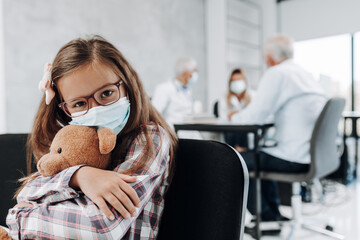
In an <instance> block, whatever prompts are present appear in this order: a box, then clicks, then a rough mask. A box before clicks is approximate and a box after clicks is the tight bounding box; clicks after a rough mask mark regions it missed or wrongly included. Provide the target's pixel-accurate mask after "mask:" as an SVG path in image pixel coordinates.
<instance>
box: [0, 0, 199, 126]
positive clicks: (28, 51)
mask: <svg viewBox="0 0 360 240" xmlns="http://www.w3.org/2000/svg"><path fill="white" fill-rule="evenodd" d="M1 2H2V4H3V19H4V27H2V28H1V29H0V36H1V34H4V46H5V53H4V54H3V55H2V56H0V59H1V57H4V59H5V60H6V61H5V64H4V66H5V78H4V79H6V81H5V85H6V88H4V86H3V85H0V89H1V91H2V92H0V94H1V97H0V99H1V98H4V94H3V92H5V93H6V94H5V97H6V100H5V102H6V110H5V109H4V106H2V105H3V104H2V103H3V102H4V101H1V102H0V116H4V115H6V127H5V128H6V129H5V130H6V131H7V132H29V131H30V128H31V125H32V122H33V118H34V115H35V111H36V109H37V106H38V104H39V101H40V97H41V93H40V92H39V91H38V89H37V85H38V82H39V80H40V79H41V76H42V71H43V65H44V63H45V62H47V61H52V59H53V58H54V56H55V54H56V52H57V51H58V49H59V48H60V47H61V46H62V45H63V44H65V43H66V42H68V41H69V40H71V39H73V38H76V37H79V36H81V37H84V36H86V34H92V33H95V34H101V35H103V36H104V37H105V38H107V39H108V40H109V41H110V42H112V43H114V45H115V46H117V47H118V48H119V50H120V51H122V52H123V54H124V55H125V57H126V58H127V59H128V60H129V61H130V63H131V64H132V65H133V66H134V68H135V69H136V70H137V72H138V73H139V75H140V77H141V79H142V81H143V83H144V85H145V89H146V91H147V92H148V94H149V95H151V94H152V92H153V90H154V88H155V86H156V85H157V84H158V83H160V82H162V81H165V80H167V79H168V78H170V77H172V75H173V65H174V63H175V61H176V58H178V57H180V56H193V57H194V58H195V59H196V60H197V61H198V69H199V75H200V78H199V82H198V83H197V84H196V85H194V88H193V92H194V96H195V98H196V99H199V100H201V101H202V102H204V103H205V102H206V91H204V87H203V86H204V85H205V81H206V49H205V48H206V38H205V0H151V1H149V0H131V1H129V0H52V1H48V0H31V1H29V0H1ZM0 73H1V72H0ZM0 77H1V75H0ZM0 79H2V78H0ZM0 83H3V84H4V81H0ZM1 106H2V108H1ZM4 112H5V114H4ZM0 119H1V117H0ZM2 122H3V121H2Z"/></svg>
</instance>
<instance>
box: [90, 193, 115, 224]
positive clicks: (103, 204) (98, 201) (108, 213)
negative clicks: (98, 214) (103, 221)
mask: <svg viewBox="0 0 360 240" xmlns="http://www.w3.org/2000/svg"><path fill="white" fill-rule="evenodd" d="M93 201H94V203H95V204H96V205H97V206H98V208H99V209H100V211H102V212H103V213H104V214H105V216H106V217H107V218H108V219H109V220H110V221H113V220H114V219H115V216H114V214H112V212H111V211H110V209H109V207H108V205H107V204H106V202H105V201H104V199H102V198H100V197H99V198H96V199H94V200H93Z"/></svg>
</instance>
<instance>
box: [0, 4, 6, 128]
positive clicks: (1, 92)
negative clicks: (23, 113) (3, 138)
mask: <svg viewBox="0 0 360 240" xmlns="http://www.w3.org/2000/svg"><path fill="white" fill-rule="evenodd" d="M0 29H4V22H3V4H2V1H0ZM3 52H4V36H3V31H1V30H0V134H1V133H5V132H6V108H5V107H6V97H5V86H6V85H5V68H4V54H3Z"/></svg>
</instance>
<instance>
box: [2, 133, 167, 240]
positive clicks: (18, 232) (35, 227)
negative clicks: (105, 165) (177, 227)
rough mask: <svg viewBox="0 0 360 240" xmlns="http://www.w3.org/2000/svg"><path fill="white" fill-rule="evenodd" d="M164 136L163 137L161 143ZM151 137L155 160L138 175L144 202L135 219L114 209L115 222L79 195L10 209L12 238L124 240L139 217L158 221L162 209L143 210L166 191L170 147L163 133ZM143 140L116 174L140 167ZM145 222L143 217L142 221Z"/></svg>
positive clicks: (137, 186) (143, 149) (141, 203)
mask: <svg viewBox="0 0 360 240" xmlns="http://www.w3.org/2000/svg"><path fill="white" fill-rule="evenodd" d="M160 134H161V135H162V136H161V142H160ZM150 137H151V138H152V140H153V141H154V143H155V149H154V150H155V154H154V160H153V161H152V162H151V164H148V165H147V166H146V167H145V169H144V170H143V171H142V172H141V173H139V175H137V181H136V182H135V183H133V184H131V185H132V188H133V190H135V191H136V193H137V195H138V197H139V199H140V203H139V208H138V209H137V211H136V214H135V217H132V218H130V219H124V218H123V217H122V216H121V215H120V214H119V212H118V211H116V210H115V209H114V208H113V207H110V210H111V213H112V214H113V215H114V216H115V219H116V220H115V221H111V220H109V219H108V218H107V217H105V216H104V214H103V213H102V211H100V210H99V208H98V207H97V206H96V205H95V203H94V202H93V201H91V200H90V199H89V198H88V197H87V196H85V195H83V194H79V196H77V197H74V198H72V199H69V200H65V201H62V202H58V203H46V202H42V203H40V204H36V205H35V206H34V207H33V208H31V207H19V208H13V209H10V211H9V214H8V217H7V224H8V226H9V229H10V234H11V236H12V237H13V238H27V239H28V238H31V239H32V238H38V237H48V238H51V237H58V238H78V239H91V238H98V239H102V238H104V239H120V238H122V237H123V236H124V235H125V234H126V232H127V231H128V229H129V228H130V226H131V224H133V222H134V221H136V220H137V218H138V216H139V215H141V216H143V215H145V214H148V215H150V216H151V218H152V219H158V218H159V217H160V216H159V215H160V213H159V212H158V211H155V209H158V208H150V209H147V210H146V211H143V209H144V207H145V206H146V205H147V203H148V202H149V200H150V199H151V198H152V197H154V196H155V195H154V193H155V192H159V189H164V186H165V184H166V174H167V170H168V161H169V147H170V143H169V139H168V138H167V136H166V134H164V133H163V132H162V131H160V132H159V131H151V136H150ZM142 139H144V138H143V136H142V137H141V136H140V137H138V138H137V139H136V140H135V142H134V143H133V145H132V147H131V148H130V150H129V153H128V156H127V157H126V161H125V162H123V163H122V164H121V165H119V166H118V167H117V168H116V169H115V170H116V171H118V172H121V171H123V170H126V169H128V168H130V167H131V166H133V165H135V164H137V162H138V161H139V159H140V158H141V157H142V156H143V154H144V152H145V144H144V140H142ZM99 171H104V170H99ZM110 173H111V172H110ZM111 174H113V173H111ZM91 179H92V182H95V181H97V180H98V179H97V177H96V176H92V178H91ZM80 185H81V184H80ZM103 187H105V184H103ZM162 193H163V191H162ZM153 195H154V196H153ZM161 199H162V196H161ZM152 211H154V212H152ZM157 214H158V215H157ZM141 219H142V217H141V218H140V221H141ZM157 221H158V220H157ZM135 225H136V224H135ZM133 227H134V226H133Z"/></svg>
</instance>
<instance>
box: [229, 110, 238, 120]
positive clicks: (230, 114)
mask: <svg viewBox="0 0 360 240" xmlns="http://www.w3.org/2000/svg"><path fill="white" fill-rule="evenodd" d="M238 112H239V110H237V111H233V112H231V113H229V114H228V119H229V120H231V118H232V116H233V115H234V114H236V113H238Z"/></svg>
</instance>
